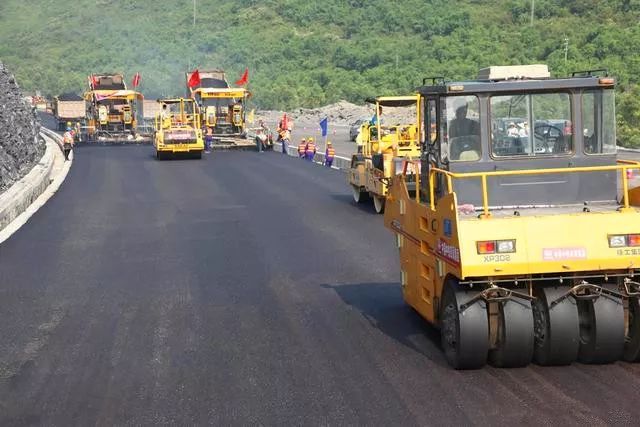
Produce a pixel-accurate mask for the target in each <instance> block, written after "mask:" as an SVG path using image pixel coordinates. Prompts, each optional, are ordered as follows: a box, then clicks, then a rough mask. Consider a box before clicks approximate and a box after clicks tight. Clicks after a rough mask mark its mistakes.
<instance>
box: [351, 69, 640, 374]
mask: <svg viewBox="0 0 640 427" xmlns="http://www.w3.org/2000/svg"><path fill="white" fill-rule="evenodd" d="M480 76H481V77H479V78H478V80H468V81H463V82H445V81H444V80H443V79H441V78H434V79H432V80H433V81H432V84H431V85H428V84H425V85H424V86H423V87H420V88H418V90H417V92H418V93H419V94H420V96H421V98H422V100H423V101H422V108H421V109H422V111H423V112H424V117H423V118H424V124H423V126H424V129H430V133H429V138H428V139H427V140H425V141H423V142H422V145H421V149H422V153H421V155H420V156H419V157H420V160H419V161H417V160H410V159H404V160H403V165H402V166H401V167H399V168H397V169H396V172H398V171H399V172H400V173H399V174H397V173H396V174H394V175H393V176H391V178H390V179H389V180H388V181H386V182H387V183H388V184H389V185H388V187H387V192H386V209H385V219H384V222H385V226H386V227H388V228H389V229H390V230H391V231H393V233H395V235H396V239H397V240H396V243H397V247H398V249H399V255H400V283H401V287H402V294H403V297H404V299H405V301H406V302H407V304H409V305H410V306H411V307H413V308H414V309H415V310H416V311H417V312H418V313H419V314H420V315H421V316H423V317H424V318H425V319H426V320H427V321H428V322H429V323H431V324H432V325H434V326H435V327H437V328H439V329H440V334H441V339H442V348H443V350H444V355H445V358H446V359H447V361H448V362H449V364H450V365H451V366H452V367H454V368H456V369H475V368H479V367H482V366H484V365H485V364H486V363H490V364H492V365H494V366H496V367H521V366H526V365H527V364H529V363H531V362H532V361H535V362H536V363H538V364H541V365H566V364H570V363H572V362H574V361H580V362H582V363H594V364H601V363H611V362H614V361H616V360H620V359H623V360H626V361H630V362H640V280H639V279H638V276H639V275H640V178H635V177H636V176H638V174H639V172H640V163H639V162H634V161H628V160H621V159H619V158H618V157H617V155H616V136H615V102H614V84H615V81H614V79H613V78H610V77H609V76H607V75H604V76H602V75H598V74H597V72H586V73H584V75H576V76H573V77H569V78H550V74H549V72H548V70H547V68H546V66H541V65H532V66H506V67H490V68H489V69H486V70H481V73H480ZM510 76H517V77H518V78H517V79H516V78H512V77H510ZM523 76H524V77H526V78H523ZM419 111H420V109H419ZM516 123H518V124H516ZM518 129H519V130H518ZM369 146H370V147H372V149H375V148H374V147H375V146H374V145H373V144H371V143H370V145H369ZM365 147H367V146H365ZM367 149H368V148H367ZM378 150H379V151H382V150H383V149H381V148H380V144H379V146H378ZM365 160H366V159H365ZM366 168H367V166H366V163H365V167H364V168H361V169H360V171H359V172H360V173H363V172H364V173H365V176H366V172H367V169H366ZM352 182H353V181H352Z"/></svg>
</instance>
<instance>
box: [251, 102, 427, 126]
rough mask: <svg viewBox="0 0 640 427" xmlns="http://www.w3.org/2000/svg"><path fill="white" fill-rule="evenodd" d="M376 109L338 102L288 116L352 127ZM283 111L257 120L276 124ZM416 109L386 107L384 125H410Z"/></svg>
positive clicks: (290, 112)
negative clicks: (325, 120)
mask: <svg viewBox="0 0 640 427" xmlns="http://www.w3.org/2000/svg"><path fill="white" fill-rule="evenodd" d="M373 113H374V108H373V105H371V104H366V105H357V104H352V103H350V102H347V101H338V102H336V103H335V104H330V105H325V106H324V107H319V108H299V109H296V110H293V111H288V112H287V114H288V115H289V116H290V117H291V118H292V119H293V121H294V122H301V123H319V122H320V120H322V119H324V118H325V117H326V118H328V119H329V123H331V124H334V125H350V124H351V123H353V122H355V121H356V120H358V119H370V118H371V117H372V116H373ZM282 114H283V112H282V111H273V110H269V111H259V112H258V113H257V118H261V119H263V120H266V121H268V122H272V121H273V122H275V121H277V120H278V119H279V118H280V117H282ZM415 114H416V109H415V108H412V107H408V108H391V107H384V108H383V111H382V118H383V123H386V124H395V123H410V122H411V121H412V120H415Z"/></svg>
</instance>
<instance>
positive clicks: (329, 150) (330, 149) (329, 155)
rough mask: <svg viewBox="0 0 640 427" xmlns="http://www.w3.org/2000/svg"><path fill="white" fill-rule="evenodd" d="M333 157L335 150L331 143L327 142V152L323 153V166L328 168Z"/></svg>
mask: <svg viewBox="0 0 640 427" xmlns="http://www.w3.org/2000/svg"><path fill="white" fill-rule="evenodd" d="M335 157H336V150H335V149H334V148H333V144H331V141H327V150H326V151H325V152H324V165H325V166H326V167H328V168H330V167H331V165H332V164H333V159H335Z"/></svg>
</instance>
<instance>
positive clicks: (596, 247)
mask: <svg viewBox="0 0 640 427" xmlns="http://www.w3.org/2000/svg"><path fill="white" fill-rule="evenodd" d="M414 165H415V166H414V167H416V168H417V167H418V166H417V164H415V163H414ZM634 167H635V168H636V169H637V170H639V171H640V163H638V164H634V163H633V162H625V163H623V164H620V165H619V166H615V167H612V169H615V170H617V171H618V172H619V173H620V177H621V180H624V181H626V180H627V178H626V170H628V169H633V168H634ZM597 170H598V168H584V171H583V173H588V172H589V171H597ZM567 171H568V172H574V173H576V172H575V170H574V169H567V170H565V172H567ZM556 172H560V171H556ZM518 173H520V174H529V175H535V174H539V173H540V171H536V170H529V171H518ZM543 173H544V172H543ZM438 174H441V175H445V176H446V177H447V178H448V179H449V180H450V182H451V191H450V192H449V193H448V194H447V195H445V196H443V197H442V198H441V199H440V200H439V201H438V202H437V204H436V203H433V204H428V203H421V202H420V200H416V195H415V194H413V195H412V194H411V193H412V192H411V191H410V189H409V186H408V185H407V184H408V183H412V182H413V178H414V177H415V176H416V175H411V176H410V177H407V176H406V175H404V174H401V175H398V176H396V177H394V178H393V180H392V183H391V188H390V191H389V194H388V197H387V207H386V212H385V226H386V227H388V228H389V229H391V230H392V231H393V232H394V233H396V234H397V244H398V248H399V251H400V262H401V284H402V291H403V295H404V298H405V301H406V302H407V303H408V304H409V305H411V306H412V307H414V308H415V309H416V310H417V311H418V312H419V313H420V314H421V315H422V316H424V317H425V319H427V320H428V321H429V322H432V323H434V324H437V323H438V313H437V309H438V307H439V301H440V300H441V296H442V291H443V288H444V286H445V283H446V281H447V280H448V279H449V278H452V277H455V278H458V279H460V280H462V281H469V282H473V281H477V282H482V281H490V282H493V283H500V281H501V280H509V281H514V280H519V281H520V283H521V285H522V286H523V288H522V289H523V290H524V291H525V292H527V293H529V294H531V289H530V286H535V285H533V283H529V282H528V280H527V278H531V277H544V276H545V275H550V276H553V275H560V276H562V277H565V278H566V280H567V281H571V280H572V277H574V276H575V277H582V276H589V275H592V274H600V273H609V274H613V273H616V272H618V273H621V274H627V273H628V272H629V271H632V272H633V271H634V270H640V246H637V247H610V246H609V240H608V239H609V236H610V235H630V234H634V233H636V234H637V233H640V199H638V198H637V195H638V194H640V183H638V185H637V186H636V187H634V188H632V189H630V190H628V193H627V197H626V200H627V203H626V204H625V203H623V205H622V206H621V208H620V209H619V210H606V211H594V212H590V211H589V212H584V211H583V210H582V208H581V207H574V208H573V209H571V210H570V211H569V210H565V212H562V211H559V210H557V209H551V208H548V209H544V208H543V209H537V210H534V212H532V213H531V214H526V215H525V214H521V215H519V216H517V215H513V212H509V213H507V214H497V213H491V212H490V210H489V207H488V204H487V205H486V206H485V208H486V209H487V212H489V214H488V215H486V216H485V215H484V214H481V215H480V216H477V215H474V214H467V215H465V214H461V213H460V212H459V208H460V206H459V205H458V202H457V198H456V193H455V182H456V181H458V180H467V179H479V180H481V181H482V180H487V179H490V178H491V177H492V176H493V177H495V176H496V175H497V174H496V173H495V172H494V173H492V172H486V173H477V174H454V173H449V172H446V171H443V170H439V169H432V170H431V175H430V178H431V179H430V191H431V194H433V193H434V191H435V190H434V182H435V181H436V176H437V175H438ZM503 175H504V174H503ZM418 176H419V175H418ZM407 178H409V179H407ZM418 185H419V183H418ZM632 195H635V196H636V197H632ZM488 196H489V195H487V197H488ZM432 200H433V199H432ZM541 230H544V232H543V233H541ZM491 241H514V249H515V250H514V251H513V252H509V253H491V254H480V253H478V242H491Z"/></svg>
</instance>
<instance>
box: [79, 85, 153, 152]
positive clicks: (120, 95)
mask: <svg viewBox="0 0 640 427" xmlns="http://www.w3.org/2000/svg"><path fill="white" fill-rule="evenodd" d="M84 100H85V103H86V106H87V112H86V118H85V119H86V127H85V129H86V139H85V140H87V141H89V142H106V143H113V142H145V141H147V142H148V141H149V140H148V138H145V137H144V136H142V135H140V134H139V133H138V124H142V123H143V101H144V97H143V96H142V94H141V93H140V92H136V91H133V90H127V86H126V84H125V82H124V77H123V75H122V74H100V75H97V74H92V75H91V76H89V90H88V91H87V92H85V94H84Z"/></svg>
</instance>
